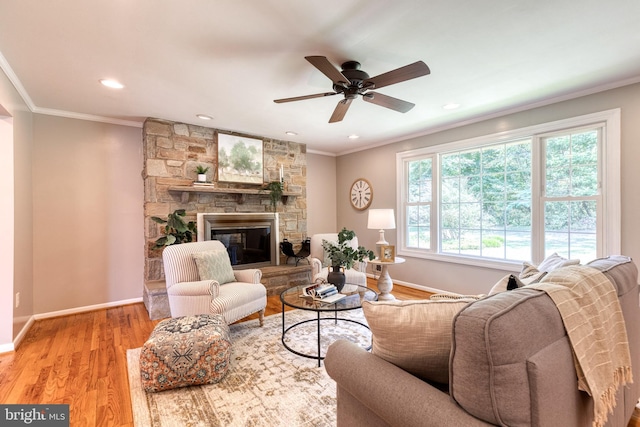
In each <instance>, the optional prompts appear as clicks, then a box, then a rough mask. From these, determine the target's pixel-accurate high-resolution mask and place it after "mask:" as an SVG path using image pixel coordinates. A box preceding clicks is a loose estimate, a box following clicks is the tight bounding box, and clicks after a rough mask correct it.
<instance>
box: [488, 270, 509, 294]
mask: <svg viewBox="0 0 640 427" xmlns="http://www.w3.org/2000/svg"><path fill="white" fill-rule="evenodd" d="M509 277H511V274H507V275H506V276H504V277H503V278H502V279H500V280H498V282H497V283H496V284H495V285H493V288H491V290H490V291H489V295H493V294H497V293H498V292H504V291H506V290H507V284H508V283H509Z"/></svg>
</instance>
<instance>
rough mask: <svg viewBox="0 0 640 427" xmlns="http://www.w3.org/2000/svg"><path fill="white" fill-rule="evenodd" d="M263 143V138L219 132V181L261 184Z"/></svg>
mask: <svg viewBox="0 0 640 427" xmlns="http://www.w3.org/2000/svg"><path fill="white" fill-rule="evenodd" d="M262 143H263V141H262V140H261V139H256V138H249V137H246V136H238V135H232V134H226V133H218V181H219V182H237V183H243V184H258V185H261V184H262V183H263V175H264V172H263V165H264V152H263V146H262V145H263V144H262Z"/></svg>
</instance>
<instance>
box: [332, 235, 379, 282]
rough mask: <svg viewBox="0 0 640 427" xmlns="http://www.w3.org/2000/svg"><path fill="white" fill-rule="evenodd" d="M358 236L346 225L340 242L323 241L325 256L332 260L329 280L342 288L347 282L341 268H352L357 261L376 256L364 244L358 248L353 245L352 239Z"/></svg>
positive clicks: (340, 236)
mask: <svg viewBox="0 0 640 427" xmlns="http://www.w3.org/2000/svg"><path fill="white" fill-rule="evenodd" d="M355 236H356V233H355V232H354V231H352V230H347V229H346V228H345V227H343V228H342V230H340V232H339V233H338V243H335V242H329V241H327V240H323V241H322V249H324V252H325V256H326V257H327V258H328V259H329V260H330V261H331V270H332V271H329V274H328V275H327V281H328V282H329V283H332V284H333V285H335V286H336V288H338V291H341V290H342V287H343V286H344V283H345V276H344V272H343V271H341V269H349V268H352V267H353V265H354V264H355V263H356V262H362V261H364V259H365V258H369V260H372V259H374V258H375V254H374V253H373V251H370V250H368V249H366V248H365V247H364V246H358V248H357V249H354V248H352V247H351V244H350V243H351V240H353V238H354V237H355Z"/></svg>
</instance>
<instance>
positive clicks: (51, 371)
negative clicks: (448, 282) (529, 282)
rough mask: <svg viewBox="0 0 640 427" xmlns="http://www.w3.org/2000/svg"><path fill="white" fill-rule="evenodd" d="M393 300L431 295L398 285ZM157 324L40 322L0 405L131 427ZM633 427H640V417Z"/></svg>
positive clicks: (7, 362)
mask: <svg viewBox="0 0 640 427" xmlns="http://www.w3.org/2000/svg"><path fill="white" fill-rule="evenodd" d="M370 287H372V288H374V289H375V288H376V287H375V284H374V282H373V281H370ZM393 294H394V295H395V296H396V297H397V298H398V299H404V300H406V299H421V298H425V297H426V296H427V295H428V294H427V293H425V292H422V291H418V290H415V289H411V288H406V287H403V286H397V285H396V286H395V287H394V289H393ZM281 311H282V309H281V303H280V299H279V297H278V296H274V297H269V298H268V301H267V309H266V315H267V316H268V315H271V314H275V313H280V312H281ZM253 318H257V315H252V316H249V317H248V318H246V319H243V320H242V321H245V320H248V319H253ZM157 323H158V321H157V320H156V321H153V320H149V316H148V314H147V311H146V309H145V307H144V305H143V304H142V303H139V304H131V305H126V306H121V307H116V308H110V309H105V310H97V311H92V312H87V313H81V314H75V315H71V316H64V317H58V318H54V319H46V320H41V321H37V322H35V324H34V325H33V326H32V328H31V330H30V331H29V332H28V333H27V336H26V337H25V339H24V340H23V342H22V343H21V345H20V346H19V348H18V350H17V351H15V352H13V353H6V354H2V355H0V402H1V403H23V404H47V403H67V404H69V405H70V417H71V425H72V426H82V427H90V426H132V425H133V416H132V413H131V401H130V398H129V383H128V379H127V362H126V351H127V350H128V349H132V348H137V347H140V346H142V344H143V343H144V342H145V341H146V339H147V338H148V337H149V334H150V333H151V331H152V330H153V328H154V326H155V325H156V324H157ZM628 427H640V411H638V410H636V412H635V413H634V420H632V421H631V423H629V426H628Z"/></svg>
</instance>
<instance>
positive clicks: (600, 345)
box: [527, 266, 633, 427]
mask: <svg viewBox="0 0 640 427" xmlns="http://www.w3.org/2000/svg"><path fill="white" fill-rule="evenodd" d="M527 288H535V289H539V290H542V291H544V292H546V293H547V294H548V295H549V297H551V299H552V300H553V302H554V303H555V304H556V306H557V307H558V311H559V312H560V316H561V317H562V321H563V322H564V327H565V329H566V331H567V335H568V336H569V341H570V342H571V346H572V347H573V356H574V362H575V365H576V372H577V374H578V388H579V389H580V390H583V391H585V392H587V393H588V394H589V396H591V398H592V399H593V409H594V421H593V425H594V426H595V427H600V426H603V425H604V424H605V422H606V421H607V418H608V416H609V413H610V412H613V408H614V407H615V405H616V392H617V390H618V387H620V386H621V385H624V384H627V383H632V382H633V378H632V373H631V356H630V354H629V342H628V340H627V331H626V328H625V323H624V318H623V315H622V310H621V309H620V302H619V301H618V295H617V293H616V290H615V287H614V286H613V284H612V283H611V282H610V281H609V279H607V277H606V276H605V275H604V274H602V273H601V272H600V271H598V270H596V269H594V268H591V267H585V266H570V267H564V268H561V269H558V270H555V271H552V272H550V273H549V274H547V276H546V277H545V278H544V279H543V280H542V281H541V283H537V284H533V285H529V286H527Z"/></svg>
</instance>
